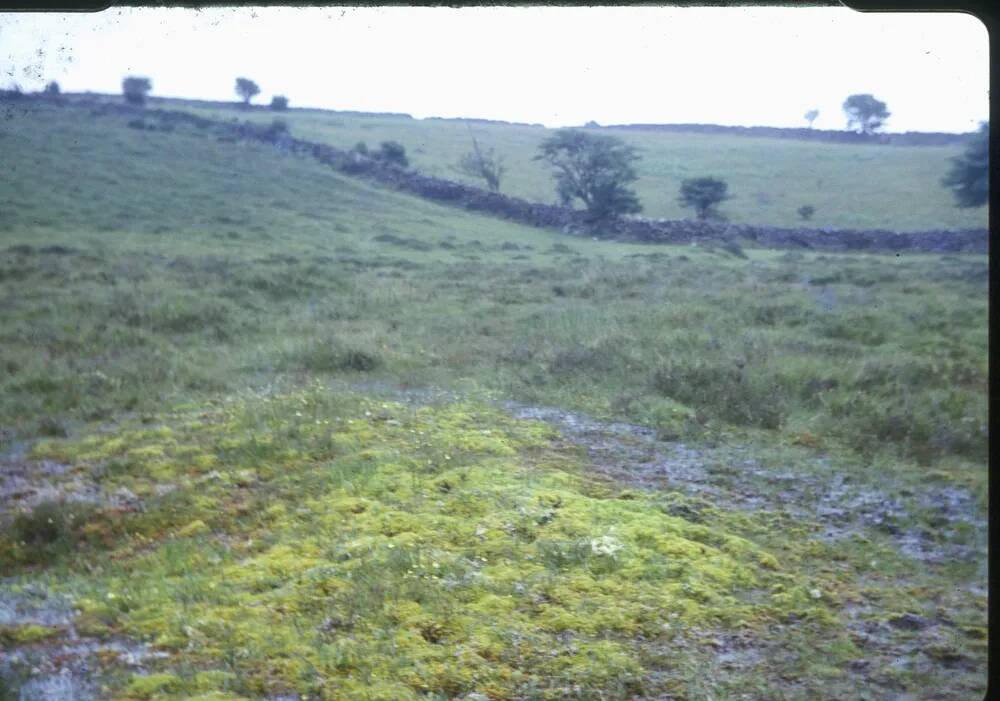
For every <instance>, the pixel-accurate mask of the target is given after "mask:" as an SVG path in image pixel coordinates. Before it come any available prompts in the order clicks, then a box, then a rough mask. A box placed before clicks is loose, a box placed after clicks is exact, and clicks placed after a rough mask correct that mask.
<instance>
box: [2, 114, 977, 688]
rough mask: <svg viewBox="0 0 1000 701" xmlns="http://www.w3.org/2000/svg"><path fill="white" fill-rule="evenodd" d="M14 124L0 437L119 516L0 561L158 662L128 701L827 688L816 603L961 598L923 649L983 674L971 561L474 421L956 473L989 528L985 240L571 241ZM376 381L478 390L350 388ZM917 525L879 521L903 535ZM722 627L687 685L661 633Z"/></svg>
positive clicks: (166, 150) (684, 661) (121, 676)
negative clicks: (408, 400) (664, 479)
mask: <svg viewBox="0 0 1000 701" xmlns="http://www.w3.org/2000/svg"><path fill="white" fill-rule="evenodd" d="M11 115H12V116H11V118H10V119H7V120H6V121H4V122H3V123H2V125H0V132H2V134H3V136H0V140H2V141H3V143H4V148H5V155H8V156H9V157H10V159H11V162H12V163H15V164H16V166H17V167H16V170H11V169H8V170H5V171H0V193H3V195H2V196H3V213H2V217H3V218H2V219H0V239H2V246H0V426H2V429H3V430H2V432H0V439H2V440H3V441H4V445H3V446H2V449H3V450H4V452H7V451H8V450H9V449H11V448H13V447H15V446H16V445H19V444H21V443H22V442H25V443H27V444H28V445H29V448H30V453H29V458H28V459H29V460H49V461H55V462H57V463H59V462H62V463H67V464H69V465H71V466H74V467H76V468H79V469H81V470H82V471H83V472H84V473H88V474H89V473H91V472H93V474H96V475H98V479H99V481H100V484H101V486H102V487H104V488H106V489H107V490H109V491H114V490H116V489H119V488H124V489H126V490H128V491H129V492H131V493H132V494H134V495H135V496H136V497H137V498H139V499H142V500H143V501H144V508H143V509H142V510H139V511H129V510H127V509H126V510H124V511H123V510H122V509H117V510H115V509H110V508H105V507H101V508H100V509H98V511H97V512H96V513H94V514H91V515H90V517H88V518H87V519H86V520H85V521H86V522H85V523H84V522H83V520H81V519H72V520H70V521H66V522H64V523H63V522H60V523H59V524H55V525H56V526H57V528H56V529H55V530H51V529H49V528H48V517H46V515H45V511H44V509H43V510H41V511H39V512H38V513H37V514H34V513H32V514H27V515H25V516H24V517H23V519H22V521H21V522H20V523H21V527H20V528H21V530H20V531H19V532H21V533H22V536H16V537H12V536H11V534H12V533H14V531H10V530H5V531H4V535H3V537H2V538H0V564H2V566H3V569H4V571H5V572H6V573H9V574H11V575H13V576H16V577H17V578H19V579H23V580H25V581H44V582H45V583H47V584H49V585H50V586H51V587H53V588H55V589H60V590H62V591H65V592H66V593H68V594H70V595H72V596H73V597H74V599H75V601H76V602H77V605H78V607H79V608H80V609H81V611H82V614H81V618H80V620H79V621H78V624H77V629H78V631H79V632H80V633H81V635H85V636H92V637H96V638H100V637H102V636H105V637H106V636H111V635H116V634H122V635H127V636H129V637H138V638H145V639H149V640H151V641H152V642H154V643H156V645H158V646H159V647H161V649H163V650H167V651H169V654H170V657H169V658H168V659H167V660H165V661H163V662H162V663H161V664H160V668H159V669H157V670H155V671H156V674H153V675H151V676H145V677H141V676H136V677H134V678H133V677H130V676H129V674H130V672H128V671H127V670H126V669H125V667H123V666H116V665H115V664H114V663H113V661H111V663H109V669H110V671H111V673H112V679H111V681H110V682H109V683H110V684H111V688H112V690H113V691H114V693H115V694H117V695H118V697H119V698H124V699H141V698H164V699H169V698H198V697H199V694H200V695H201V697H202V698H215V699H237V698H256V697H259V696H260V695H262V694H263V693H265V692H267V693H279V692H283V691H288V692H295V693H299V694H312V695H319V697H320V698H331V699H341V698H410V697H412V698H444V697H454V696H455V695H458V694H463V693H466V692H474V691H479V692H481V693H485V694H487V696H488V697H489V698H491V699H505V698H517V697H518V695H520V697H523V698H551V697H554V696H562V697H566V696H567V695H570V696H573V697H574V698H588V697H593V698H600V695H601V694H603V695H604V696H603V697H604V698H609V697H610V698H618V697H621V696H622V695H623V694H625V693H638V691H640V690H641V691H643V692H649V693H661V694H665V693H669V694H673V695H675V696H678V695H686V696H687V697H689V698H707V697H709V696H713V695H714V696H717V697H723V698H724V697H727V696H730V695H733V694H735V693H737V692H742V691H745V690H747V689H753V693H754V694H756V695H757V697H759V698H776V697H777V695H779V694H786V695H789V694H790V695H791V697H795V696H796V695H797V694H798V695H799V696H801V697H802V698H810V697H815V695H816V694H819V693H820V692H822V693H826V694H832V695H834V696H839V697H843V696H844V695H845V694H846V695H850V694H852V693H855V692H856V690H857V687H856V686H852V684H856V683H857V680H856V679H852V678H851V677H850V676H849V675H845V673H844V669H845V667H844V665H846V664H848V663H849V662H851V661H852V660H856V659H857V657H858V655H859V652H858V649H857V648H856V646H855V645H854V643H853V642H852V641H851V639H850V636H849V634H848V632H847V631H846V629H845V628H844V627H843V621H841V620H839V619H838V618H837V615H836V612H837V611H838V610H839V609H838V607H840V606H844V605H847V604H848V603H850V602H852V601H859V600H864V599H865V597H876V598H879V597H880V600H881V601H883V602H886V603H884V604H883V606H884V607H885V608H886V609H887V610H891V611H893V612H895V613H897V614H901V613H903V612H905V611H910V610H914V611H917V610H923V609H922V608H921V607H924V606H926V605H930V604H928V602H935V601H945V600H947V601H949V602H952V603H949V604H948V605H949V607H950V609H949V610H950V614H949V615H951V616H952V618H953V619H954V622H955V623H956V625H955V626H954V627H949V628H947V631H946V633H944V635H946V636H949V637H947V639H946V640H944V641H943V642H942V641H941V640H938V641H937V642H935V645H937V646H939V648H935V649H938V651H939V652H940V654H941V655H944V656H945V657H947V656H948V655H951V656H952V658H954V656H955V655H959V654H961V655H966V656H969V655H971V656H972V657H973V658H974V659H975V660H981V661H984V660H985V646H984V645H980V644H979V643H980V642H982V640H981V636H980V637H974V634H975V635H979V632H981V630H982V620H981V619H982V618H983V615H984V609H983V608H982V607H983V605H984V599H983V598H982V597H979V596H978V595H976V594H975V593H970V592H969V591H967V589H966V587H967V584H968V582H969V581H970V580H971V579H974V578H976V577H978V574H977V573H976V572H973V573H972V574H970V569H969V568H970V567H971V568H972V569H974V570H976V568H977V565H978V564H979V563H971V564H970V563H965V562H961V563H945V564H944V565H941V566H939V567H934V568H924V569H921V568H915V567H914V565H913V563H912V562H911V561H909V560H906V559H905V558H902V557H901V556H899V555H897V554H895V553H894V552H893V551H892V550H891V548H890V546H889V545H888V543H887V542H886V540H885V538H884V536H880V535H878V534H871V533H870V534H868V535H869V536H871V537H861V536H859V537H858V538H854V539H850V540H847V541H841V542H840V543H838V544H829V543H822V542H820V541H817V540H813V539H811V538H810V537H809V534H810V533H811V532H812V530H811V525H810V524H807V523H805V522H798V521H794V520H789V519H788V518H784V517H781V516H780V515H779V514H774V513H769V512H756V513H749V514H747V513H740V512H738V511H735V510H729V509H727V508H726V505H725V504H714V505H708V506H706V505H705V504H701V503H698V502H696V501H695V500H687V499H685V498H683V497H681V496H680V495H678V494H674V493H669V492H655V493H650V494H643V495H637V494H635V493H629V494H628V495H627V496H625V495H624V494H623V493H622V491H621V488H620V486H615V485H608V484H599V483H595V482H593V480H591V479H588V478H587V477H586V475H585V473H584V467H585V465H584V462H583V461H582V457H581V455H580V453H579V452H577V451H573V450H569V449H565V448H559V447H558V445H557V444H556V443H553V442H552V434H551V432H549V431H548V430H547V429H544V428H543V427H542V426H541V425H540V424H538V423H532V422H519V421H514V420H512V419H510V418H508V417H506V416H505V415H504V414H502V413H501V412H498V411H497V410H496V409H495V408H491V407H492V404H491V402H492V400H494V399H504V398H506V399H517V400H520V401H523V402H529V403H534V404H545V405H550V406H558V407H563V408H570V409H577V410H583V411H586V412H589V413H591V414H594V415H596V416H598V417H602V418H608V419H612V418H613V419H626V420H629V421H632V422H635V423H639V424H642V425H645V426H649V427H652V428H654V429H656V431H657V432H658V434H659V435H660V437H661V438H663V439H664V440H676V439H678V438H680V439H683V440H685V441H687V442H689V443H691V444H698V443H701V442H711V441H714V442H716V443H730V444H739V445H743V446H747V448H748V449H749V450H751V451H752V452H753V453H754V455H756V456H757V457H758V458H759V459H760V460H761V461H762V462H763V463H764V464H766V465H767V466H769V468H770V467H773V469H774V470H779V469H782V470H783V469H788V466H789V465H795V466H796V468H797V469H798V463H801V464H802V466H803V467H802V468H801V469H803V470H805V469H807V468H806V467H805V465H807V464H813V462H816V461H810V460H808V459H807V458H808V457H813V458H815V457H817V456H820V455H822V456H824V457H823V460H826V461H829V462H823V463H819V462H817V463H816V464H817V465H819V467H817V468H816V469H823V470H831V469H837V470H839V471H842V472H844V473H845V474H848V475H849V476H850V477H851V479H853V480H856V481H858V482H859V483H865V484H877V485H878V486H879V488H880V489H885V490H890V491H891V493H892V494H893V495H897V494H902V493H903V492H904V491H906V490H910V491H909V492H908V493H910V494H912V489H913V488H915V487H916V486H920V485H923V486H926V485H927V484H928V483H930V484H934V485H949V486H953V485H957V486H961V487H965V488H968V489H970V490H971V491H972V492H973V494H974V495H975V496H976V497H977V498H978V502H977V504H976V508H977V509H978V510H979V511H980V512H981V513H982V514H985V509H986V470H985V459H986V449H987V441H986V427H985V424H986V378H987V355H986V350H987V326H986V314H987V306H986V289H987V271H988V268H987V261H986V258H985V257H984V256H980V255H959V256H938V255H912V254H902V255H899V256H878V255H863V254H844V255H817V254H813V253H795V252H774V251H766V250H755V249H749V248H748V249H746V250H745V252H744V255H743V257H741V256H740V255H737V254H736V253H735V252H734V251H732V250H726V249H724V248H721V247H700V246H683V247H678V246H670V247H668V246H662V247H655V246H642V245H626V244H620V243H615V242H610V241H593V240H590V239H585V238H568V237H566V236H562V235H560V234H557V233H554V232H549V231H540V230H533V229H528V228H525V227H520V226H516V225H512V224H509V223H504V222H498V221H494V220H489V219H485V218H482V217H476V216H472V215H469V214H467V213H464V212H460V211H458V210H454V209H447V208H444V207H439V206H436V205H432V204H429V203H427V202H423V201H420V200H417V199H415V198H411V197H407V196H403V195H400V194H396V193H389V192H385V191H382V190H379V189H377V188H374V187H371V186H369V185H366V184H364V183H361V182H358V181H354V180H351V179H348V178H344V177H341V176H338V175H336V174H334V173H333V172H332V171H330V170H329V169H325V168H323V167H321V166H319V165H318V164H316V163H314V162H313V161H311V160H309V159H306V158H296V157H291V156H287V155H282V154H280V153H277V152H275V151H273V150H269V149H267V148H265V147H263V146H260V145H252V144H233V143H226V142H219V141H216V140H215V138H214V137H213V136H212V135H211V134H210V132H204V131H199V130H198V129H194V128H181V127H178V128H176V129H175V130H173V131H172V132H151V131H148V130H143V131H140V130H138V129H130V128H128V126H127V119H126V118H124V117H115V116H102V117H93V116H90V115H89V113H87V112H86V111H78V110H75V108H72V107H67V108H64V109H62V110H60V109H57V108H54V107H49V106H27V105H26V106H23V107H19V108H18V109H17V110H15V111H13V112H11ZM378 385H387V386H397V387H398V386H402V387H412V388H416V389H421V388H433V387H436V388H441V389H445V390H454V391H455V392H456V393H457V394H460V395H464V396H466V397H467V398H468V401H466V402H465V403H463V404H447V403H446V404H445V405H444V406H437V407H434V408H428V409H424V410H412V409H404V408H403V407H401V406H399V405H395V404H392V403H386V406H382V404H381V403H379V402H376V401H375V400H373V399H370V398H367V399H366V398H365V397H363V396H361V395H360V394H359V391H361V390H362V389H363V388H364V387H365V386H371V387H375V386H378ZM428 461H429V462H428ZM828 465H832V466H835V467H828ZM728 469H738V467H737V463H735V462H734V464H733V465H729V466H728ZM709 507H711V508H709ZM45 508H51V507H45ZM706 509H708V510H706ZM932 511H933V510H932V509H928V510H927V513H923V512H919V513H916V512H915V513H914V514H912V515H911V517H910V522H909V523H906V524H900V527H904V526H905V527H907V528H910V527H913V528H922V529H925V530H926V529H930V531H933V530H934V529H935V528H937V526H935V525H934V524H935V523H937V522H936V521H935V515H934V513H933V512H932ZM480 522H481V523H480ZM476 524H479V525H482V527H483V528H484V529H485V530H484V531H483V532H482V533H479V532H477V531H476V530H474V529H475V528H476ZM616 524H617V529H616V530H612V526H615V525H616ZM470 529H472V530H470ZM50 536H51V538H50ZM963 537H965V538H967V539H968V540H969V541H970V542H971V541H974V540H975V538H976V534H974V533H966V534H965V535H964V536H963ZM32 539H40V540H39V541H38V542H41V543H43V544H44V543H45V542H49V543H51V544H53V547H52V548H50V549H48V550H47V551H46V552H45V558H42V559H44V560H46V561H47V562H40V561H39V558H34V557H33V556H32V553H33V552H34V551H31V550H30V549H29V548H28V543H29V541H31V540H32ZM67 544H69V545H71V546H72V547H66V546H67ZM390 546H392V547H390ZM483 558H485V560H486V562H485V563H484V562H483V561H482V559H483ZM435 563H437V564H438V567H437V568H435V567H434V564H435ZM873 563H875V564H873ZM979 571H981V568H979V569H978V570H977V572H979ZM519 584H520V585H521V586H520V587H519V586H517V585H519ZM814 591H818V592H819V594H820V595H819V597H818V598H817V597H816V596H815V595H814V593H813V592H814ZM761 592H763V594H762V593H761ZM670 613H675V614H677V615H676V617H674V618H670ZM664 616H665V617H666V618H665V619H664V618H663V617H664ZM497 620H504V621H507V622H508V623H509V625H507V627H506V628H502V629H499V630H494V629H495V625H494V624H495V622H496V621H497ZM782 621H783V622H784V624H785V625H786V627H785V628H780V627H779V628H774V627H772V626H775V625H778V624H780V623H781V622H782ZM792 621H798V622H796V623H794V625H792V623H791V622H792ZM487 622H489V625H487ZM647 625H652V626H654V627H656V626H659V628H658V629H657V630H658V631H659V632H657V633H655V634H654V632H653V631H651V630H647V629H646V628H645V627H644V626H647ZM664 626H667V627H664ZM713 626H715V630H719V629H720V627H721V629H724V630H728V631H732V630H734V629H740V630H745V632H746V633H747V635H750V636H753V637H755V638H756V639H758V640H760V641H761V642H766V641H768V640H771V641H772V642H773V641H775V640H778V639H780V641H781V644H782V645H783V646H784V647H783V648H782V649H783V650H785V651H786V653H788V651H789V650H791V651H792V652H791V653H788V654H791V655H792V656H791V657H788V656H787V654H784V655H783V656H782V657H781V658H780V659H778V658H775V659H772V660H769V661H768V665H771V666H768V667H767V669H766V670H765V669H758V670H757V672H759V673H749V672H748V673H746V674H744V673H740V672H735V673H733V675H732V676H731V677H728V678H727V677H726V676H725V673H724V672H723V671H719V670H716V672H715V673H714V676H712V677H706V676H705V674H704V673H703V672H701V671H699V670H703V669H704V664H705V659H702V658H701V657H699V655H703V654H707V653H704V650H705V649H707V648H706V647H705V645H702V644H700V643H699V644H695V645H690V646H687V647H683V646H680V645H677V646H673V645H672V644H671V643H670V640H671V639H672V636H673V635H674V634H675V633H676V634H677V635H680V634H681V632H683V633H684V635H693V636H698V635H701V634H702V633H703V632H704V631H706V630H709V629H712V627H713ZM788 626H791V627H788ZM598 628H599V629H600V631H606V633H602V632H600V631H599V630H598ZM775 631H779V632H775ZM967 631H972V633H969V635H970V636H973V638H968V636H966V632H967ZM21 632H23V634H24V635H28V636H30V635H33V634H34V633H32V632H31V631H8V637H10V636H16V635H20V634H21ZM36 632H37V631H36ZM639 634H642V635H643V636H645V638H646V640H645V641H643V640H641V639H640V638H639ZM497 636H499V637H497ZM504 636H506V637H504ZM241 641H242V642H241ZM970 641H971V642H970ZM976 641H979V642H976ZM657 646H659V647H657ZM942 646H943V647H942ZM817 651H820V652H821V654H817ZM548 652H554V653H555V654H552V655H549V654H548ZM456 655H457V656H456ZM952 658H949V659H952ZM934 669H935V670H937V672H940V668H934ZM885 674H886V675H889V676H890V677H892V679H891V680H890V681H887V682H885V683H886V684H890V685H895V687H894V688H901V689H909V690H919V689H925V688H929V686H928V685H931V686H933V685H936V686H933V688H943V687H942V685H944V686H946V687H947V688H948V689H952V690H954V689H959V688H961V689H964V690H968V689H969V688H973V687H975V685H976V684H977V683H979V682H981V680H978V679H976V678H974V677H975V675H973V674H971V673H966V672H961V673H958V672H956V673H955V674H952V675H951V676H949V677H948V678H947V679H943V678H940V677H934V676H933V674H932V672H926V671H921V670H920V669H907V670H895V671H893V670H889V671H886V672H885ZM784 678H794V679H795V680H796V681H795V685H796V686H794V687H792V688H793V689H795V690H798V691H794V693H793V692H792V691H789V687H788V686H787V683H786V682H783V681H781V680H782V679H784ZM573 680H577V681H576V683H577V686H576V687H574V686H573V683H574V682H573ZM580 680H583V681H580ZM838 685H842V686H838ZM831 690H834V691H831ZM799 691H800V692H801V693H799ZM366 693H367V694H368V696H365V694H366ZM956 693H958V692H956ZM380 695H381V696H380Z"/></svg>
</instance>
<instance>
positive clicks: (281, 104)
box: [271, 95, 288, 112]
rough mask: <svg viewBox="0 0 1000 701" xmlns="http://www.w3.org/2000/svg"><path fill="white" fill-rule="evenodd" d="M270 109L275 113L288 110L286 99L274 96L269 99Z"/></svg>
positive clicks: (282, 96)
mask: <svg viewBox="0 0 1000 701" xmlns="http://www.w3.org/2000/svg"><path fill="white" fill-rule="evenodd" d="M271 109H272V110H274V111H275V112H284V111H285V110H287V109H288V98H287V97H285V96H284V95H275V96H274V97H272V98H271Z"/></svg>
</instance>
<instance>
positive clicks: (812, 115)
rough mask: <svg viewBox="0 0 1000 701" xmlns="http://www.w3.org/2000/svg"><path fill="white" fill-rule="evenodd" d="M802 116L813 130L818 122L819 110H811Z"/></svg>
mask: <svg viewBox="0 0 1000 701" xmlns="http://www.w3.org/2000/svg"><path fill="white" fill-rule="evenodd" d="M802 116H803V117H805V118H806V121H807V122H809V128H810V129H812V128H813V122H815V121H816V117H818V116H819V110H809V111H808V112H806V113H805V114H804V115H802Z"/></svg>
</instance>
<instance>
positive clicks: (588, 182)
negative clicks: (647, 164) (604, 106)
mask: <svg viewBox="0 0 1000 701" xmlns="http://www.w3.org/2000/svg"><path fill="white" fill-rule="evenodd" d="M535 160H536V161H537V160H543V161H547V162H548V163H549V164H550V165H552V166H553V167H554V168H555V170H554V171H553V176H554V177H555V180H556V192H557V193H558V195H559V200H560V201H561V202H562V203H563V204H564V205H569V204H571V203H572V202H573V200H575V199H578V200H580V201H581V202H583V204H584V206H585V207H586V208H587V210H588V211H589V212H590V213H591V214H592V215H593V217H594V218H595V219H602V218H605V217H609V216H614V215H618V214H634V213H636V212H641V211H642V205H640V204H639V199H638V197H636V194H635V192H633V191H632V190H630V189H629V188H628V187H626V186H627V185H628V184H629V183H631V182H634V181H635V180H637V179H638V175H636V172H635V168H634V167H633V163H635V162H636V161H637V160H639V155H638V153H636V150H635V149H634V148H632V147H631V146H628V145H627V144H625V143H624V142H623V141H622V140H621V139H618V138H616V137H613V136H605V135H603V134H590V133H587V132H582V131H578V130H574V129H561V130H559V131H557V132H556V133H555V135H553V136H551V137H549V138H548V139H546V140H545V141H543V142H542V143H541V145H540V146H539V154H538V155H537V156H535Z"/></svg>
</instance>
